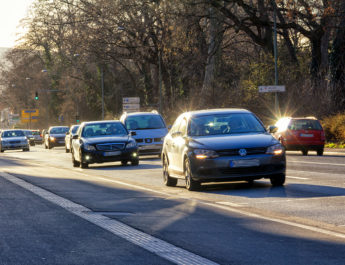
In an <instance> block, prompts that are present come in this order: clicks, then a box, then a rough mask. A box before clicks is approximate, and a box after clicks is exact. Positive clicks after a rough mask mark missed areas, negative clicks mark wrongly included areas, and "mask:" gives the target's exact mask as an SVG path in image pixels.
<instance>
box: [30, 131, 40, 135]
mask: <svg viewBox="0 0 345 265" xmlns="http://www.w3.org/2000/svg"><path fill="white" fill-rule="evenodd" d="M32 135H40V132H37V131H33V132H32Z"/></svg>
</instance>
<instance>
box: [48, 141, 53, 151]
mask: <svg viewBox="0 0 345 265" xmlns="http://www.w3.org/2000/svg"><path fill="white" fill-rule="evenodd" d="M52 148H53V146H52V144H51V143H50V141H48V149H52Z"/></svg>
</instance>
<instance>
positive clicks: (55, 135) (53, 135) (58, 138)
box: [44, 126, 69, 149]
mask: <svg viewBox="0 0 345 265" xmlns="http://www.w3.org/2000/svg"><path fill="white" fill-rule="evenodd" d="M68 130H69V128H68V127H67V126H52V127H50V128H49V129H48V131H47V132H46V133H45V135H44V147H45V149H52V148H53V147H55V146H65V136H66V133H67V132H68Z"/></svg>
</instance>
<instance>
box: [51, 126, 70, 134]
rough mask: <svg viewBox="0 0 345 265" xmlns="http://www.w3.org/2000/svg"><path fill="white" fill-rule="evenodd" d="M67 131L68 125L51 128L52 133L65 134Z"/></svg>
mask: <svg viewBox="0 0 345 265" xmlns="http://www.w3.org/2000/svg"><path fill="white" fill-rule="evenodd" d="M66 132H68V127H56V128H51V129H50V133H52V134H65V133H66Z"/></svg>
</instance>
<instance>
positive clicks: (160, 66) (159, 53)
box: [158, 50, 163, 114]
mask: <svg viewBox="0 0 345 265" xmlns="http://www.w3.org/2000/svg"><path fill="white" fill-rule="evenodd" d="M161 61H162V52H161V51H160V50H158V82H159V113H160V114H161V113H162V109H163V106H162V105H163V102H162V96H163V93H162V62H161Z"/></svg>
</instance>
